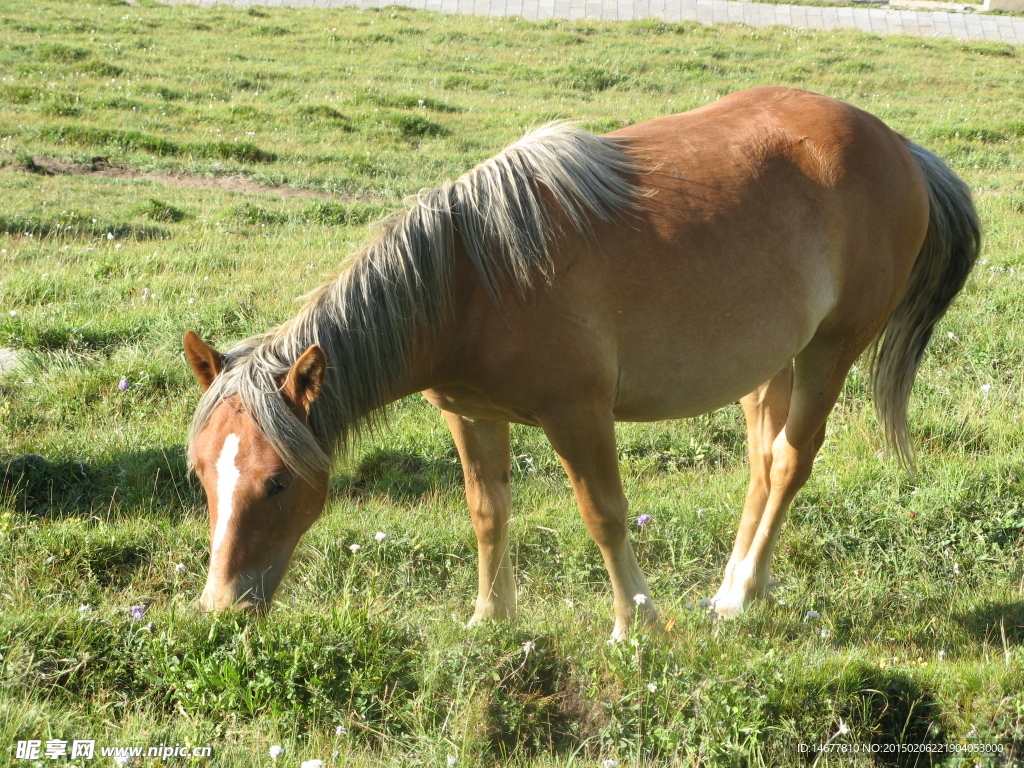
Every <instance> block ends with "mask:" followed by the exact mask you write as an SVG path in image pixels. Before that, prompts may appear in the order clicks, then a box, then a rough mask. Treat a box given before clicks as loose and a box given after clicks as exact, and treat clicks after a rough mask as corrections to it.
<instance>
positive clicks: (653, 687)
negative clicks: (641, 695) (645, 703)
mask: <svg viewBox="0 0 1024 768" xmlns="http://www.w3.org/2000/svg"><path fill="white" fill-rule="evenodd" d="M647 690H648V691H650V692H651V693H654V692H655V691H656V690H658V686H657V685H656V684H654V683H648V684H647Z"/></svg>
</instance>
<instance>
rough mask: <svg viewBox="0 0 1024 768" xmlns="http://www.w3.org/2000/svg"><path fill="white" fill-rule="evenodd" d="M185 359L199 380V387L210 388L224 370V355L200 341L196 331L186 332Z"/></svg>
mask: <svg viewBox="0 0 1024 768" xmlns="http://www.w3.org/2000/svg"><path fill="white" fill-rule="evenodd" d="M185 358H186V359H187V360H188V364H189V365H190V366H192V370H193V371H195V374H196V378H197V379H199V386H200V387H202V388H203V389H204V390H207V389H209V388H210V385H211V384H212V383H213V380H214V379H215V378H217V375H218V374H219V373H220V372H221V371H222V370H224V355H222V354H221V353H220V352H218V351H217V350H216V349H214V348H213V347H211V346H210V345H209V344H207V343H206V342H205V341H203V340H202V339H200V338H199V337H198V336H197V335H196V334H195V332H194V331H185Z"/></svg>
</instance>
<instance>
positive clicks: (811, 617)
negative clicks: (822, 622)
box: [804, 611, 821, 621]
mask: <svg viewBox="0 0 1024 768" xmlns="http://www.w3.org/2000/svg"><path fill="white" fill-rule="evenodd" d="M820 618H821V614H820V613H818V612H817V611H808V612H807V613H805V614H804V621H817V620H818V619H820Z"/></svg>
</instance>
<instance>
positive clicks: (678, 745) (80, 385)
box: [0, 0, 1024, 768]
mask: <svg viewBox="0 0 1024 768" xmlns="http://www.w3.org/2000/svg"><path fill="white" fill-rule="evenodd" d="M759 84H783V85H794V86H800V87H805V88H809V89H812V90H816V91H820V92H823V93H827V94H829V95H832V96H836V97H839V98H842V99H846V100H848V101H850V102H852V103H854V104H857V105H859V106H861V107H864V108H866V109H868V110H869V111H871V112H873V113H875V114H877V115H879V116H880V117H882V118H883V119H885V120H886V121H887V122H888V123H889V124H890V125H892V126H893V127H894V128H896V129H897V130H899V131H901V132H902V133H904V134H906V135H908V136H910V137H912V138H913V139H915V140H917V141H919V142H921V143H924V144H925V145H927V146H929V147H930V148H932V149H934V150H935V151H937V152H938V153H939V154H941V155H942V156H943V157H945V158H946V159H947V160H948V161H949V162H950V164H951V165H952V166H953V168H954V169H955V170H956V171H957V172H958V173H960V174H961V175H962V176H963V177H964V178H965V179H966V180H968V182H969V183H970V185H971V187H972V188H973V189H974V190H976V195H977V202H978V206H979V210H980V212H981V216H982V219H983V222H984V225H985V229H986V244H985V251H984V254H983V257H982V258H983V262H982V263H981V264H980V265H979V266H978V268H977V270H976V272H975V274H974V275H973V277H972V278H971V280H970V281H969V284H968V286H967V289H966V291H965V293H964V295H963V296H962V297H961V298H960V299H959V301H958V302H957V303H956V304H955V305H954V307H953V309H952V311H951V312H950V314H949V315H948V317H947V318H946V320H945V321H944V322H943V324H942V325H941V327H940V329H939V331H938V333H937V334H936V338H935V340H934V342H933V345H932V349H931V352H930V354H929V356H928V357H927V358H926V361H925V364H924V366H923V368H922V370H921V374H920V376H919V378H918V382H917V386H916V390H915V395H914V398H913V400H912V409H911V424H912V428H913V433H914V436H915V439H916V441H917V444H918V447H919V471H918V473H917V474H916V475H915V476H910V475H907V474H906V473H905V472H903V471H902V470H901V469H900V468H899V467H898V466H897V464H896V462H895V460H894V459H893V458H892V457H890V456H888V455H887V454H886V452H885V448H884V444H883V442H882V439H881V435H880V432H879V429H878V427H877V424H876V420H875V416H874V412H873V410H872V407H871V405H870V403H869V399H868V383H867V379H866V376H865V370H864V369H865V366H864V365H861V366H859V369H858V370H855V371H854V372H853V374H852V375H851V378H850V380H849V382H848V385H847V388H846V390H845V393H844V395H843V398H842V399H841V401H840V403H839V405H838V406H837V408H836V411H835V413H834V415H833V418H832V420H831V422H830V432H829V437H828V440H827V442H826V445H825V447H824V449H823V450H822V453H821V456H820V458H819V460H818V462H817V469H816V472H815V474H814V476H813V477H812V478H811V480H810V482H809V483H808V485H807V487H806V489H805V490H804V491H803V492H802V493H801V495H800V496H799V497H798V499H797V502H796V504H795V507H794V509H793V512H792V515H791V517H790V521H789V522H788V523H787V525H786V528H785V530H784V532H783V538H782V542H781V544H780V547H779V551H778V553H777V555H776V558H775V576H776V577H777V578H779V579H780V580H781V582H782V583H781V585H780V587H779V588H778V589H777V590H776V593H775V600H774V602H771V603H762V604H759V605H757V606H756V607H755V608H753V609H752V610H751V611H749V612H748V613H747V614H746V615H745V616H744V617H742V618H741V619H739V620H737V621H734V622H714V621H711V620H709V619H708V618H707V617H706V616H705V615H704V612H703V611H702V610H700V609H699V608H694V606H695V605H697V604H698V602H699V601H700V600H701V599H702V598H707V597H710V596H711V595H712V594H713V593H714V591H715V589H716V588H717V586H718V579H719V578H720V575H721V570H722V568H723V566H724V563H725V561H726V558H727V555H728V551H729V548H730V546H731V541H732V535H733V533H734V531H735V526H736V523H737V520H738V516H739V508H740V505H741V503H742V498H743V494H744V490H745V485H746V459H745V444H744V429H743V423H742V422H743V420H742V415H741V413H740V411H739V409H738V407H732V408H727V409H725V410H722V411H720V412H717V413H714V414H711V415H708V416H705V417H702V418H699V419H694V420H692V421H689V422H671V423H662V424H647V425H630V424H624V425H621V427H620V431H619V438H620V452H621V459H622V468H623V474H624V479H625V483H626V487H627V493H628V495H629V496H630V499H631V502H632V514H633V515H634V516H636V515H639V514H642V513H646V514H650V515H652V516H653V521H652V522H651V523H650V524H649V525H647V526H646V527H644V528H643V529H642V530H635V536H634V538H635V543H636V546H637V549H638V556H639V558H640V561H641V564H642V565H643V567H644V568H645V570H646V572H647V573H648V575H649V579H650V584H651V588H652V590H653V594H654V596H655V598H656V600H657V601H658V603H659V606H660V608H661V610H662V612H663V614H664V615H665V617H666V618H671V619H674V620H675V627H674V630H673V631H672V632H671V633H670V634H669V635H668V636H667V637H665V638H653V637H647V636H645V635H642V634H640V635H635V636H634V638H633V639H632V640H630V641H628V642H625V643H622V644H618V645H608V644H607V643H606V638H607V637H608V634H609V632H610V630H611V626H612V618H611V610H610V589H609V587H608V584H607V579H606V576H605V573H604V569H603V567H602V565H601V562H600V557H599V555H598V552H597V549H596V547H595V546H594V545H593V544H592V543H591V542H590V541H589V539H588V538H587V536H586V533H585V531H584V529H583V526H582V523H581V522H580V520H579V517H578V514H577V512H576V510H575V507H574V504H573V501H572V498H571V492H570V489H569V486H568V483H567V481H566V479H565V477H564V475H563V474H562V472H561V470H560V468H559V466H558V463H557V460H556V458H555V457H554V455H553V453H552V451H551V449H550V448H549V446H548V445H547V443H546V442H545V440H544V439H543V436H542V435H541V434H540V433H539V432H538V431H537V430H533V429H526V428H519V429H517V430H515V431H514V433H513V454H514V460H513V467H514V474H515V478H514V493H515V497H516V517H515V522H514V525H513V529H512V536H513V547H514V554H513V557H514V560H515V562H516V564H517V568H518V572H519V578H520V590H521V591H520V612H521V616H520V619H519V620H518V621H517V622H516V623H515V624H513V625H509V626H488V627H483V628H479V629H474V630H471V631H468V630H466V629H464V624H465V621H466V620H467V619H468V618H469V616H470V615H471V612H472V601H473V597H474V590H475V586H476V572H475V553H474V539H473V534H472V530H471V527H470V522H469V515H468V513H467V512H466V510H465V506H464V503H463V500H462V489H461V475H460V471H459V466H458V461H457V458H456V455H455V451H454V448H453V446H452V444H451V440H450V437H449V436H448V435H447V432H446V430H445V429H444V426H443V423H442V421H441V419H440V418H439V416H438V415H437V414H436V413H435V412H434V411H433V410H432V409H431V408H430V407H429V406H427V405H426V404H425V402H423V401H422V399H421V398H418V397H416V398H412V399H410V400H408V401H405V402H402V403H400V404H398V405H397V406H396V407H395V409H394V411H393V413H392V416H391V420H390V424H389V426H388V428H387V429H384V430H382V431H381V432H380V434H378V435H375V436H373V437H372V438H369V439H367V440H365V441H364V442H363V444H362V445H361V446H360V447H359V448H358V450H356V451H355V452H354V454H353V455H352V456H351V457H350V458H349V460H348V461H347V462H346V463H345V465H343V466H341V467H339V470H338V474H337V478H336V481H335V485H334V491H333V494H332V498H331V501H330V503H329V507H328V510H327V512H326V514H325V516H324V518H323V519H322V520H321V521H320V522H319V523H317V525H316V526H315V527H314V528H313V530H312V531H311V532H310V533H309V534H308V535H307V537H306V538H305V539H304V541H303V543H302V544H300V547H299V550H298V552H297V554H296V557H295V559H294V561H293V567H292V571H291V573H290V575H289V576H288V577H287V578H286V581H285V583H284V586H283V587H282V590H281V591H280V593H279V604H278V606H277V608H276V610H275V611H273V612H272V613H271V614H270V615H268V616H266V617H265V618H262V619H245V618H239V617H230V616H219V617H209V616H203V615H199V614H197V613H196V611H195V609H194V607H193V604H194V601H195V599H196V598H197V596H198V594H199V591H200V589H201V588H202V583H203V580H204V578H205V564H206V560H207V548H208V537H207V522H206V510H205V504H204V501H203V498H202V493H201V489H200V488H199V487H198V485H197V483H196V481H195V480H194V478H192V477H190V476H189V474H188V473H187V472H186V468H185V457H184V447H183V443H184V440H185V433H186V427H187V423H188V420H189V417H190V414H191V411H192V408H193V407H194V404H195V402H196V399H197V396H198V392H197V388H196V386H195V383H194V380H193V377H192V374H191V372H190V371H189V370H188V368H187V365H186V364H185V362H184V358H183V355H182V350H181V337H182V334H183V332H184V331H185V330H186V329H188V328H193V329H195V330H197V331H198V332H199V333H200V334H201V335H203V336H204V337H205V338H207V339H210V340H212V341H213V342H215V343H216V344H218V345H219V346H224V345H227V344H228V343H230V342H232V341H235V340H238V339H240V338H242V337H245V336H247V335H250V334H252V333H255V332H258V331H262V330H265V329H267V328H269V327H270V326H272V325H273V324H275V323H277V322H280V321H282V320H284V319H286V318H287V317H289V316H290V315H291V314H293V313H294V312H295V311H296V309H297V304H296V302H295V297H296V296H299V295H301V294H302V293H304V292H305V291H307V290H309V289H311V288H312V287H314V286H316V285H318V284H319V283H321V282H323V281H324V280H325V279H327V278H328V276H330V275H331V274H332V273H335V272H336V271H337V270H338V269H339V268H340V265H341V264H342V263H343V262H344V259H345V258H346V256H347V255H348V254H349V253H351V252H352V251H353V250H354V248H355V247H356V246H357V245H358V244H359V243H360V242H361V241H363V240H364V238H365V237H366V236H367V224H368V223H370V222H372V221H375V220H377V219H379V218H381V217H382V216H383V215H385V214H386V213H387V212H388V211H391V210H394V209H396V208H399V207H400V206H401V200H402V198H403V197H404V196H406V195H408V194H410V193H414V192H415V191H416V190H417V189H419V188H421V187H424V186H432V185H435V184H437V183H439V182H441V181H443V180H445V179H448V178H450V177H453V176H455V175H458V174H459V173H461V172H462V171H464V170H466V169H468V168H469V167H471V166H472V165H473V164H474V163H475V162H478V161H480V160H482V159H484V158H486V157H488V156H489V155H491V154H493V153H495V152H496V151H498V150H499V149H500V148H501V147H502V146H504V144H506V143H507V142H509V141H511V140H513V139H514V138H516V137H517V136H518V135H520V134H521V133H522V132H523V131H524V130H525V129H527V128H529V127H531V126H535V125H538V124H540V123H542V122H544V121H547V120H550V119H552V118H573V119H578V120H580V121H582V122H583V124H584V125H585V126H587V127H589V128H592V129H595V130H608V129H611V128H615V127H618V126H619V125H621V124H623V123H624V122H627V121H628V122H635V121H640V120H644V119H647V118H651V117H655V116H658V115H663V114H667V113H671V112H676V111H682V110H685V109H690V108H692V107H695V106H698V105H700V104H704V103H706V102H708V101H711V100H713V99H714V98H716V97H718V96H720V95H723V94H725V93H728V92H731V91H734V90H737V89H740V88H744V87H748V86H752V85H759ZM1022 93H1024V51H1022V50H1020V49H1014V48H1012V47H1009V46H1001V45H993V44H975V43H969V44H968V43H958V42H954V41H945V40H920V39H911V38H885V39H882V38H880V37H875V36H869V35H863V34H855V33H842V34H838V33H837V34H833V33H829V34H826V33H823V32H815V31H797V30H790V29H781V28H774V29H766V30H759V31H754V30H749V29H745V28H743V27H738V26H729V27H716V28H710V27H702V26H699V25H696V24H683V25H666V24H661V23H659V22H656V21H650V22H637V23H622V24H598V23H566V22H543V23H527V22H524V21H520V20H514V19H500V20H488V19H480V18H456V17H449V16H438V15H431V14H426V13H419V12H413V11H405V10H395V9H388V10H385V11H380V12H358V11H329V12H328V11H312V10H309V11H301V10H278V9H269V8H264V9H259V10H257V9H252V10H249V11H245V10H235V9H227V8H214V9H199V8H194V7H166V6H162V5H156V4H153V3H149V2H139V3H136V4H133V5H122V4H116V3H101V2H94V1H91V0H80V1H79V2H75V3H62V2H58V1H57V0H45V1H44V2H29V1H28V0H7V2H5V3H4V4H3V7H2V8H0V152H2V153H3V154H2V155H0V160H2V161H3V163H4V166H5V167H4V168H2V169H0V201H2V206H0V347H4V348H7V349H10V350H14V353H15V355H16V362H15V364H14V366H13V367H12V368H10V369H9V370H7V371H5V372H3V373H2V374H0V392H2V394H0V473H3V474H2V477H3V483H2V485H0V573H2V577H0V658H2V661H0V755H3V757H0V763H3V762H4V761H8V762H10V763H11V764H14V765H37V766H38V765H79V766H88V765H92V764H110V763H111V758H109V757H100V756H99V747H100V746H101V745H122V746H143V747H148V746H150V745H160V744H166V745H175V744H189V745H200V746H203V745H206V746H211V747H212V748H213V752H214V756H213V758H212V759H210V760H195V761H192V760H187V759H185V758H180V757H175V758H171V759H169V760H167V761H160V760H158V759H156V758H148V759H147V758H144V759H140V760H136V762H135V764H136V765H146V766H156V765H174V764H197V765H198V764H204V765H217V766H240V767H242V766H244V767H247V768H248V767H250V766H269V765H271V764H274V765H278V766H281V765H287V766H298V765H299V763H300V762H301V761H303V760H310V759H322V760H324V761H325V765H327V766H342V765H387V766H416V765H423V766H436V765H440V766H447V765H452V764H454V765H459V766H471V765H545V766H570V765H572V766H577V765H578V766H597V765H601V763H602V762H603V761H606V760H615V761H617V762H618V764H619V765H620V766H639V765H682V766H791V765H809V764H812V763H814V764H815V765H818V766H826V765H828V766H848V765H853V766H872V765H882V766H889V765H915V764H918V765H931V764H938V763H942V764H945V765H951V766H968V765H979V766H1009V765H1021V764H1024V538H1022V529H1024V456H1022V454H1021V446H1022V445H1024V427H1022V415H1024V360H1022V357H1024V294H1022V277H1024V271H1022V270H1024V113H1022V111H1021V106H1022V102H1021V94H1022ZM277 188H283V189H284V191H286V192H288V193H289V195H290V196H288V197H282V194H280V190H278V189H277ZM866 224H869V223H866ZM122 379H124V380H127V384H128V388H127V389H121V388H119V382H121V381H122ZM31 455H35V456H37V457H39V458H33V456H31ZM378 531H380V532H383V533H386V534H387V538H386V539H385V540H384V541H382V542H377V541H375V538H374V534H375V533H376V532H378ZM353 544H360V545H361V547H362V548H361V550H359V551H358V552H356V553H352V552H351V551H350V546H351V545H353ZM140 605H141V606H144V610H145V615H144V617H143V619H142V620H134V619H133V618H132V617H131V615H130V613H129V608H130V607H131V606H140ZM809 610H813V611H815V612H817V613H818V614H820V618H817V619H815V618H808V616H807V612H808V611H809ZM844 728H848V729H849V732H848V733H843V732H841V731H842V730H843V729H844ZM831 738H834V741H833V742H832V744H833V745H834V746H837V747H838V749H843V748H846V749H848V750H850V751H847V752H845V753H844V752H840V751H837V752H834V753H832V754H826V755H822V756H820V757H819V758H818V759H817V762H814V761H815V755H814V754H813V753H805V752H801V746H800V745H801V744H820V743H823V742H825V741H827V740H829V739H831ZM27 739H39V740H41V741H42V742H44V747H45V742H46V740H48V739H64V740H68V741H69V743H70V741H71V740H73V739H94V740H96V744H97V753H96V754H97V756H96V759H95V760H93V761H90V760H69V759H67V758H61V759H58V760H55V761H50V760H43V759H40V760H37V761H34V762H33V761H31V760H19V759H17V757H16V754H15V745H16V743H17V742H18V741H19V740H27ZM272 745H280V746H282V747H283V748H284V750H285V751H284V753H283V754H282V755H281V756H280V757H278V758H277V760H276V761H275V760H272V759H271V757H270V753H269V751H268V750H269V748H270V747H271V746H272ZM918 745H925V747H924V749H928V750H931V751H930V752H921V751H913V750H920V749H922V747H920V746H918ZM995 748H998V749H999V750H1001V752H999V753H996V752H991V751H990V752H985V751H984V750H985V749H989V750H992V749H995ZM854 749H859V750H860V751H859V752H856V753H854V752H853V751H852V750H854ZM871 749H873V750H875V751H874V752H870V753H869V752H868V751H867V750H871ZM972 750H973V751H972ZM453 761H454V762H453Z"/></svg>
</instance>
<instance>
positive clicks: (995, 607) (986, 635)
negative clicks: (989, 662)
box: [955, 600, 1024, 647]
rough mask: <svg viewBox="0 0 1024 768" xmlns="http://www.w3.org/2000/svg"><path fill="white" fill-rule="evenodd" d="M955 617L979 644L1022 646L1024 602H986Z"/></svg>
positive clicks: (1023, 643) (1023, 642) (1023, 636)
mask: <svg viewBox="0 0 1024 768" xmlns="http://www.w3.org/2000/svg"><path fill="white" fill-rule="evenodd" d="M955 617H956V620H957V621H958V622H960V624H961V625H962V626H963V627H964V628H965V629H966V630H967V631H968V632H970V633H971V634H972V635H973V636H974V637H975V638H976V639H977V640H978V641H979V642H984V643H988V644H989V645H995V646H1002V645H1006V646H1007V647H1009V646H1012V645H1024V600H1014V601H1013V602H1009V603H999V602H987V603H983V604H982V605H979V606H976V607H974V608H973V609H972V610H970V611H966V612H964V613H958V614H956V616H955Z"/></svg>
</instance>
